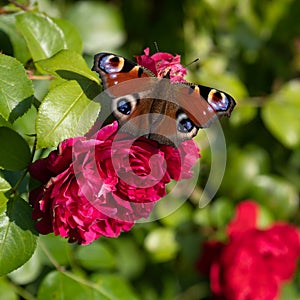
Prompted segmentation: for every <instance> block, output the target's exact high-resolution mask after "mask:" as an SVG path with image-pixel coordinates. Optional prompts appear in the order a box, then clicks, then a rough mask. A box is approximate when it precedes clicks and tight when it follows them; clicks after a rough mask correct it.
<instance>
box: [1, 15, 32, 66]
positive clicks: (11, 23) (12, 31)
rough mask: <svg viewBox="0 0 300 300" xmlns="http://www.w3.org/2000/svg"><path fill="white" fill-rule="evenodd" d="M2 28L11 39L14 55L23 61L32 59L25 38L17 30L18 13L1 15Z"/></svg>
mask: <svg viewBox="0 0 300 300" xmlns="http://www.w3.org/2000/svg"><path fill="white" fill-rule="evenodd" d="M0 29H1V30H3V31H4V32H5V33H6V34H7V35H8V37H9V40H10V42H11V44H12V46H13V52H14V57H15V58H16V59H18V60H19V61H20V62H22V63H25V62H27V61H28V60H29V59H30V53H29V51H28V48H27V47H26V43H25V40H24V39H23V37H22V36H21V35H20V33H19V32H18V31H17V28H16V15H15V14H7V15H4V14H3V15H1V16H0Z"/></svg>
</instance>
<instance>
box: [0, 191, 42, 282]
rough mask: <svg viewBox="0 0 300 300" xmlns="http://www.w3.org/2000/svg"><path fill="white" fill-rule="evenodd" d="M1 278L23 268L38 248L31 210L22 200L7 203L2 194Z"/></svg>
mask: <svg viewBox="0 0 300 300" xmlns="http://www.w3.org/2000/svg"><path fill="white" fill-rule="evenodd" d="M0 212H1V214H0V276H1V275H4V274H7V273H9V272H11V271H13V270H15V269H17V268H19V267H20V266H22V265H23V264H24V263H25V262H26V261H27V260H29V258H30V257H31V256H32V254H33V252H34V250H35V248H36V238H37V237H36V231H35V229H34V223H33V221H32V219H31V208H30V206H29V204H28V203H27V202H25V201H24V200H23V199H21V198H16V199H13V200H10V201H9V202H7V199H6V198H5V196H4V195H3V194H1V193H0Z"/></svg>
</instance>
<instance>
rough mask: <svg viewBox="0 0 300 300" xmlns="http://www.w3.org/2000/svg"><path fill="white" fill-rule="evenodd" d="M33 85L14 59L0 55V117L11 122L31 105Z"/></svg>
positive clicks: (20, 65)
mask: <svg viewBox="0 0 300 300" xmlns="http://www.w3.org/2000/svg"><path fill="white" fill-rule="evenodd" d="M32 95H33V85H32V82H31V81H30V80H29V79H28V77H27V75H26V73H25V70H24V67H23V65H22V64H21V63H20V62H18V61H17V60H16V59H15V58H13V57H10V56H6V55H4V54H0V115H1V116H2V117H3V118H4V119H5V120H7V121H10V122H13V121H15V120H16V119H17V118H18V117H20V116H22V115H23V114H24V113H25V112H26V111H27V110H28V109H29V107H30V105H31V103H32Z"/></svg>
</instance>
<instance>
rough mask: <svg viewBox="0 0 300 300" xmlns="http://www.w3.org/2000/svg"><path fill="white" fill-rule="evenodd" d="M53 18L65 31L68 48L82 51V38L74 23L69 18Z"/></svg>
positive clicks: (78, 51)
mask: <svg viewBox="0 0 300 300" xmlns="http://www.w3.org/2000/svg"><path fill="white" fill-rule="evenodd" d="M52 20H53V21H54V22H55V23H56V25H58V26H59V28H60V29H61V30H62V31H63V33H64V37H65V41H66V44H67V49H70V50H73V51H75V52H77V53H79V54H80V53H81V52H82V40H81V37H80V35H79V33H78V31H77V30H76V28H75V27H74V26H73V25H72V23H70V22H69V21H67V20H64V19H58V18H53V19H52Z"/></svg>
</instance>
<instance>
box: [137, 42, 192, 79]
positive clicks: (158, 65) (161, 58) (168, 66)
mask: <svg viewBox="0 0 300 300" xmlns="http://www.w3.org/2000/svg"><path fill="white" fill-rule="evenodd" d="M135 58H136V60H137V62H138V64H140V65H141V66H143V67H145V68H147V69H149V70H150V71H152V72H153V73H154V74H155V75H156V76H157V77H159V78H169V79H170V80H171V82H186V80H185V79H184V78H183V77H184V76H185V75H186V74H187V72H186V69H185V68H184V67H183V66H182V65H181V64H180V55H175V56H173V55H172V54H170V53H166V52H157V53H155V54H153V55H151V56H150V50H149V48H146V49H145V50H144V54H143V55H140V56H135Z"/></svg>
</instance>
